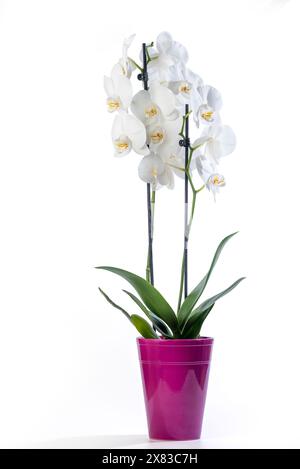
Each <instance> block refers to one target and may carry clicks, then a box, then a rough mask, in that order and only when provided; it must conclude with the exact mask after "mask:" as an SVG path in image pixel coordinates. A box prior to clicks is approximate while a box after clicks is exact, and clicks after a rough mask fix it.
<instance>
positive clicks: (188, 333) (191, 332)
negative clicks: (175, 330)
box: [182, 304, 215, 339]
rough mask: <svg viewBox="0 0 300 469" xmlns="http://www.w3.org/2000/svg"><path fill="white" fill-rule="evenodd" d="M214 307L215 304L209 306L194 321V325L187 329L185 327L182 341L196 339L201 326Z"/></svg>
mask: <svg viewBox="0 0 300 469" xmlns="http://www.w3.org/2000/svg"><path fill="white" fill-rule="evenodd" d="M214 305H215V304H213V305H211V306H210V307H209V308H207V309H206V310H205V311H203V312H202V313H201V314H199V316H198V318H197V319H196V320H195V321H194V323H192V324H191V325H190V326H188V327H185V329H184V333H183V334H182V338H183V339H196V338H197V337H198V336H199V334H200V331H201V327H202V324H203V323H204V321H205V319H206V318H207V316H208V315H209V313H210V312H211V310H212V309H213V307H214Z"/></svg>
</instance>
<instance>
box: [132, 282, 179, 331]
mask: <svg viewBox="0 0 300 469" xmlns="http://www.w3.org/2000/svg"><path fill="white" fill-rule="evenodd" d="M123 292H124V293H126V294H127V295H128V296H129V297H130V298H131V299H132V300H133V301H134V302H135V303H136V304H137V305H138V306H139V308H140V309H141V310H142V311H143V313H144V314H145V315H146V316H147V318H148V319H150V321H151V322H152V323H153V325H154V326H155V328H156V329H157V330H158V332H160V333H161V334H162V335H163V336H165V337H168V338H172V337H173V334H172V331H171V329H170V328H169V327H168V326H167V324H166V323H165V322H164V321H163V320H162V319H160V318H159V317H158V316H156V314H154V313H152V312H151V311H149V310H148V309H147V308H146V306H145V305H144V303H142V302H141V301H140V300H139V298H137V297H136V296H135V295H134V294H133V293H131V292H130V291H127V290H123Z"/></svg>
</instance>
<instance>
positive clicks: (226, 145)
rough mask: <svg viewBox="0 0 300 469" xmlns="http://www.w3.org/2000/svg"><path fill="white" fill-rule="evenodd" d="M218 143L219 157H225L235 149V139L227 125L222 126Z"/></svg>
mask: <svg viewBox="0 0 300 469" xmlns="http://www.w3.org/2000/svg"><path fill="white" fill-rule="evenodd" d="M221 127H222V131H221V134H220V136H219V141H220V143H221V146H222V151H221V156H226V155H229V154H230V153H232V152H233V151H234V149H235V147H236V137H235V134H234V132H233V130H232V128H231V127H229V125H223V126H221Z"/></svg>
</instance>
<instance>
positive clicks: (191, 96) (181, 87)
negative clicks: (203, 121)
mask: <svg viewBox="0 0 300 469" xmlns="http://www.w3.org/2000/svg"><path fill="white" fill-rule="evenodd" d="M167 86H168V88H169V89H170V90H171V91H172V92H173V93H174V94H175V96H176V99H177V105H178V107H179V108H180V112H181V114H183V113H184V105H185V104H189V105H190V110H191V111H192V113H193V117H194V121H195V123H196V124H197V125H198V126H199V118H198V111H199V108H200V105H201V95H200V93H199V89H200V88H201V87H202V86H203V80H202V78H201V77H200V76H199V75H197V74H196V73H194V72H192V70H189V69H188V68H183V69H181V70H179V69H177V74H176V76H174V77H173V81H169V82H168V84H167Z"/></svg>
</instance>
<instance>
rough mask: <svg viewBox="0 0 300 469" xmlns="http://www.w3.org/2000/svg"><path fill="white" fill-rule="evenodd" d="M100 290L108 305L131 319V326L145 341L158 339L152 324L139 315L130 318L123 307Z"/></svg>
mask: <svg viewBox="0 0 300 469" xmlns="http://www.w3.org/2000/svg"><path fill="white" fill-rule="evenodd" d="M98 288H99V291H100V292H101V293H102V295H103V296H104V298H105V299H106V301H108V303H109V304H111V305H112V306H113V307H114V308H116V309H119V310H120V311H122V313H123V314H124V315H125V316H126V317H127V319H129V321H130V322H131V324H133V325H134V326H135V328H136V329H137V330H138V332H139V333H140V334H141V335H142V336H143V337H145V339H158V336H157V334H155V332H154V330H153V329H152V327H151V326H150V324H149V323H148V322H147V321H145V319H144V318H141V317H140V316H138V315H137V314H133V315H132V316H130V314H129V313H127V311H126V310H125V309H124V308H122V307H121V306H119V305H117V304H116V303H115V302H114V301H112V299H111V298H109V296H108V295H107V294H106V293H105V292H104V291H103V290H102V289H101V288H100V287H98Z"/></svg>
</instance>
